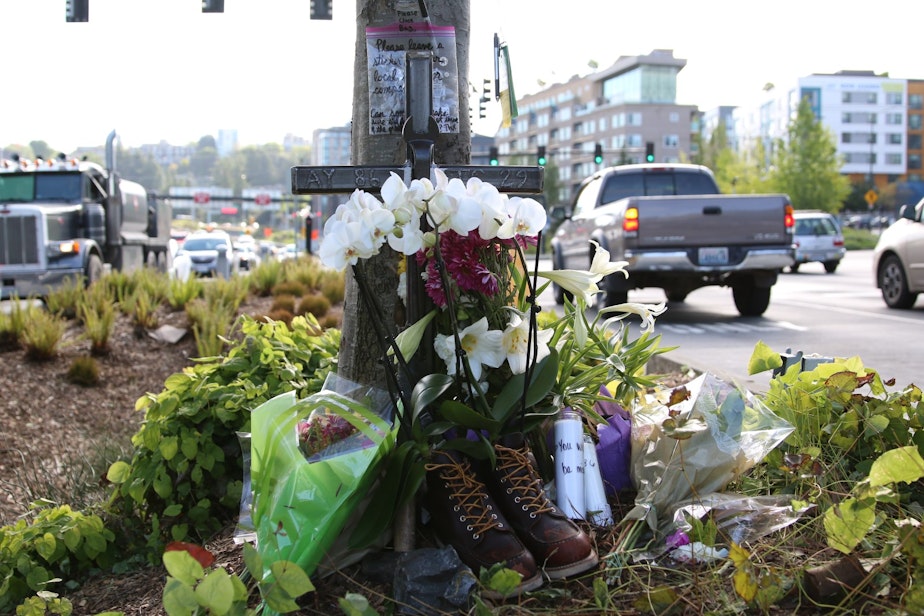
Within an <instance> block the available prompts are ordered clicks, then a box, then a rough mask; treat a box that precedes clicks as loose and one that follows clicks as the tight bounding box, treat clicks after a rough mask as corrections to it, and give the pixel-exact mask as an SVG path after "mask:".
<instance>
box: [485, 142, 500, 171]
mask: <svg viewBox="0 0 924 616" xmlns="http://www.w3.org/2000/svg"><path fill="white" fill-rule="evenodd" d="M488 162H489V163H490V164H491V166H492V167H496V166H498V165H499V164H500V161H498V159H497V148H496V147H494V146H491V148H490V149H489V154H488Z"/></svg>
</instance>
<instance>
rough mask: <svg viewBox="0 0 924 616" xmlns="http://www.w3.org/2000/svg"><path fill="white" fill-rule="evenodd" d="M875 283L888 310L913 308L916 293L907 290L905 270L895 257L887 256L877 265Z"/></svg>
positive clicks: (916, 297)
mask: <svg viewBox="0 0 924 616" xmlns="http://www.w3.org/2000/svg"><path fill="white" fill-rule="evenodd" d="M877 282H878V284H879V288H880V289H881V290H882V299H883V301H884V302H885V303H886V306H888V307H889V308H898V309H901V310H906V309H908V308H911V307H912V306H914V302H915V301H916V300H917V299H918V294H917V293H912V292H911V291H909V290H908V278H907V277H906V276H905V268H903V267H902V262H901V261H899V260H898V257H896V256H895V255H889V256H887V257H886V258H885V259H883V260H882V263H880V264H879V272H878V273H877Z"/></svg>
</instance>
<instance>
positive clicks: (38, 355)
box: [22, 309, 67, 361]
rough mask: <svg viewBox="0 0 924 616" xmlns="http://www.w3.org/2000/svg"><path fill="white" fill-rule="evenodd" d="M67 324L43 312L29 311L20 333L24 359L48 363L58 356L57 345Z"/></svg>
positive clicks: (59, 318)
mask: <svg viewBox="0 0 924 616" xmlns="http://www.w3.org/2000/svg"><path fill="white" fill-rule="evenodd" d="M66 328H67V323H66V322H65V321H64V319H62V318H61V317H58V316H55V315H53V314H51V313H49V312H47V311H45V310H34V309H33V310H30V311H29V318H28V319H27V320H26V322H25V327H24V328H23V332H22V343H23V346H25V347H26V358H27V359H29V360H31V361H48V360H50V359H53V358H54V357H55V356H56V355H57V354H58V343H60V342H61V338H62V337H63V336H64V331H65V329H66Z"/></svg>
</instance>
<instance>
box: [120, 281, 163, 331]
mask: <svg viewBox="0 0 924 616" xmlns="http://www.w3.org/2000/svg"><path fill="white" fill-rule="evenodd" d="M157 306H158V303H157V301H156V300H155V299H154V298H153V297H152V296H151V294H150V293H149V292H148V291H147V289H145V288H144V287H142V286H139V287H137V288H136V289H135V290H134V291H133V292H132V294H131V295H129V296H128V297H127V298H126V299H125V300H124V301H123V303H122V310H123V312H125V313H126V314H128V315H129V316H131V318H132V322H133V323H134V324H135V335H136V336H138V337H139V338H140V337H142V336H144V332H145V330H148V329H154V328H155V327H157V323H158V321H157V314H156V311H157Z"/></svg>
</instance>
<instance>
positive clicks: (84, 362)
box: [67, 356, 99, 387]
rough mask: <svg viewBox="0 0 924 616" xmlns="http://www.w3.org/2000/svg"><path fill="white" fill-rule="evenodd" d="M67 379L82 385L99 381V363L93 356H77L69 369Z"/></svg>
mask: <svg viewBox="0 0 924 616" xmlns="http://www.w3.org/2000/svg"><path fill="white" fill-rule="evenodd" d="M67 380H68V381H69V382H71V383H74V384H75V385H80V386H82V387H92V386H94V385H96V384H97V383H99V364H98V363H97V361H96V359H94V358H93V357H86V356H84V357H75V358H74V361H73V362H71V367H70V368H68V370H67Z"/></svg>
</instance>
